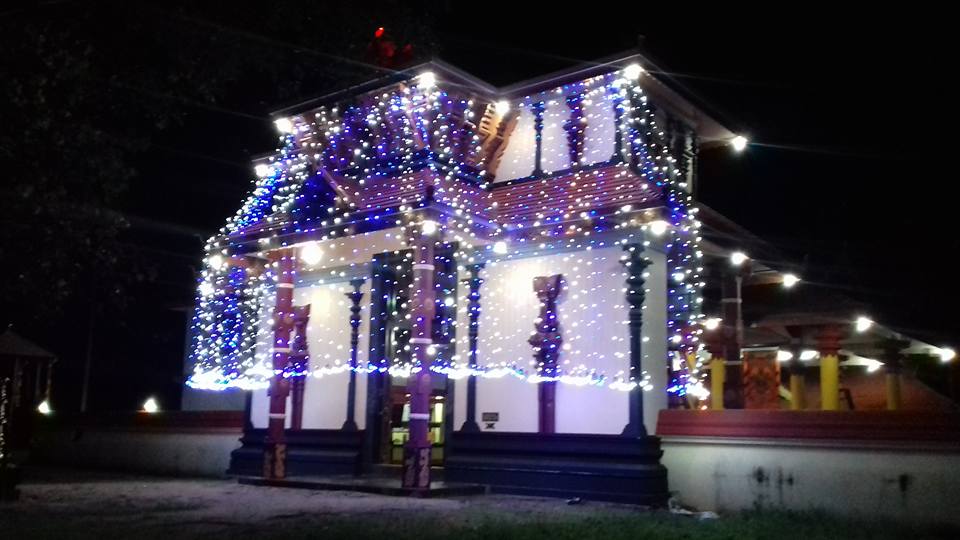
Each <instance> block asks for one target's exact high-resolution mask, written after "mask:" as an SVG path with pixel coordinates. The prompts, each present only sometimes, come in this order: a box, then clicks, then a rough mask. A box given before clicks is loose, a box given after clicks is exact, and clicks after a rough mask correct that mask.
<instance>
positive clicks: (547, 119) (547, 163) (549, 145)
mask: <svg viewBox="0 0 960 540" xmlns="http://www.w3.org/2000/svg"><path fill="white" fill-rule="evenodd" d="M569 118H570V107H569V106H568V105H567V104H566V102H565V100H564V96H563V95H562V94H557V97H556V98H554V99H551V100H549V101H547V102H546V106H545V107H544V110H543V133H542V140H541V145H542V146H541V150H542V158H541V162H540V163H541V168H543V171H544V172H547V173H551V172H554V171H562V170H564V169H569V168H570V167H571V166H572V164H571V163H570V150H569V146H570V145H569V144H568V143H567V131H566V130H565V129H564V127H563V124H564V123H565V122H566V121H567V120H568V119H569Z"/></svg>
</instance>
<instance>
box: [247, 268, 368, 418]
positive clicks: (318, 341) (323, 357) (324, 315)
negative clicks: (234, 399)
mask: <svg viewBox="0 0 960 540" xmlns="http://www.w3.org/2000/svg"><path fill="white" fill-rule="evenodd" d="M352 290H353V287H351V286H350V284H349V283H348V282H343V281H341V282H338V283H325V284H316V283H314V284H307V285H304V286H298V287H297V288H296V289H294V298H293V303H294V305H297V306H303V305H307V304H309V305H310V322H309V323H308V325H307V345H308V347H309V350H310V367H311V369H312V368H316V367H321V366H330V367H336V366H344V365H346V364H348V363H349V362H350V304H351V302H350V300H349V299H348V298H347V297H346V296H345V293H347V292H350V291H352ZM361 290H362V291H363V292H364V297H363V300H362V302H361V307H362V310H361V312H360V318H361V319H360V321H361V323H360V328H359V332H360V343H359V345H358V350H357V362H358V364H361V365H362V364H363V363H365V362H366V359H367V353H368V350H369V336H370V332H369V324H370V314H369V309H370V308H369V306H370V303H369V300H370V283H369V280H368V281H367V282H365V283H364V285H363V288H362V289H361ZM348 381H349V373H348V372H342V373H338V374H333V375H326V376H324V377H320V378H317V377H307V379H306V388H305V390H304V399H303V401H304V403H303V428H304V429H339V428H340V427H341V426H342V425H343V422H344V420H346V417H347V412H346V411H347V409H346V407H347V386H348ZM366 391H367V378H366V377H365V376H363V375H359V374H358V376H357V399H356V410H355V419H356V421H357V425H358V426H359V427H360V428H361V429H362V428H363V426H364V422H365V413H366ZM269 402H270V398H269V396H267V391H266V390H256V391H254V392H253V401H252V404H251V411H250V412H251V415H250V416H251V420H252V421H253V425H254V427H258V428H263V427H266V426H267V418H268V417H267V415H268V412H269ZM291 410H292V404H291V400H290V398H288V400H287V427H290V411H291Z"/></svg>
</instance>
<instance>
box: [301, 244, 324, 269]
mask: <svg viewBox="0 0 960 540" xmlns="http://www.w3.org/2000/svg"><path fill="white" fill-rule="evenodd" d="M300 260H301V261H303V262H304V264H306V265H307V266H314V265H316V264H317V263H319V262H320V261H322V260H323V250H322V249H320V246H318V245H317V243H316V242H311V243H309V244H307V245H305V246H303V247H302V248H300Z"/></svg>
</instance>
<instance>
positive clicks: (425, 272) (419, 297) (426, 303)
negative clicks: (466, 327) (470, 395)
mask: <svg viewBox="0 0 960 540" xmlns="http://www.w3.org/2000/svg"><path fill="white" fill-rule="evenodd" d="M412 226H413V227H415V229H416V230H415V231H414V233H413V242H412V244H413V251H414V259H413V290H412V291H411V292H410V314H411V320H412V325H411V337H410V349H411V359H412V361H413V363H414V365H415V366H419V367H420V370H419V371H418V372H416V373H411V374H410V379H409V380H408V382H407V392H409V393H410V422H409V425H410V438H409V440H408V441H407V444H406V447H405V448H404V455H403V487H405V488H413V489H415V490H426V489H429V488H430V452H431V445H430V439H429V437H428V432H429V423H430V393H431V389H432V384H431V380H430V362H431V357H430V354H429V350H430V349H431V347H432V345H433V339H432V337H431V336H432V335H433V318H434V316H435V315H436V310H437V305H436V291H435V290H434V273H435V271H436V269H435V266H434V251H435V248H436V243H437V242H438V241H439V239H440V237H441V231H440V225H438V224H436V223H435V222H426V221H425V222H424V223H423V224H418V225H412Z"/></svg>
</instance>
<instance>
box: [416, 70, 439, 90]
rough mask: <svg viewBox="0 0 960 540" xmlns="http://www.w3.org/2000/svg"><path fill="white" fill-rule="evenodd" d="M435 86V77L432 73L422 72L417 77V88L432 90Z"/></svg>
mask: <svg viewBox="0 0 960 540" xmlns="http://www.w3.org/2000/svg"><path fill="white" fill-rule="evenodd" d="M436 85H437V76H436V75H434V74H433V72H432V71H424V72H423V73H421V74H420V75H418V76H417V86H419V87H420V88H433V87H434V86H436Z"/></svg>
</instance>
